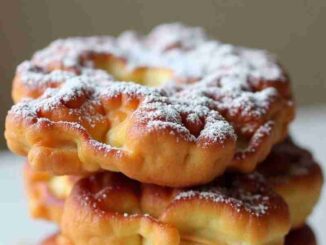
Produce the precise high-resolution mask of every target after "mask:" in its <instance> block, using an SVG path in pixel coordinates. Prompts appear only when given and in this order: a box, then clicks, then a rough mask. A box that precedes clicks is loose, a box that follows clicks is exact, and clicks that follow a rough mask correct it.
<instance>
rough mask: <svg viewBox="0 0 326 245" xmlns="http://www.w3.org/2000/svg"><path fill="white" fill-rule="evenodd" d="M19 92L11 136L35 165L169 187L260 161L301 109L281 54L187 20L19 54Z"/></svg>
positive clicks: (15, 96) (17, 149)
mask: <svg viewBox="0 0 326 245" xmlns="http://www.w3.org/2000/svg"><path fill="white" fill-rule="evenodd" d="M12 94H13V99H14V101H15V102H16V103H17V104H16V105H14V106H13V107H12V108H11V110H10V111H9V113H8V116H7V119H6V131H5V136H6V139H7V142H8V146H9V148H10V149H11V150H12V151H14V152H15V153H17V154H20V155H28V158H29V162H30V163H31V165H32V166H33V167H34V168H35V169H37V170H43V171H49V172H51V173H52V174H59V175H61V174H73V175H81V174H85V173H87V172H95V171H99V170H110V171H118V172H122V173H124V174H125V175H127V176H129V177H130V178H133V179H136V180H138V181H141V182H144V183H154V184H158V185H164V186H171V187H181V186H192V185H197V184H204V183H207V182H209V181H211V180H212V179H214V178H215V177H216V176H219V175H221V174H223V172H224V171H225V170H237V171H240V172H249V171H252V170H253V169H254V168H255V167H256V165H257V163H259V162H260V161H262V160H264V158H265V157H266V156H267V155H268V153H269V152H270V150H271V147H272V146H273V145H274V144H276V143H277V142H279V141H281V140H282V139H283V138H284V137H285V136H286V135H287V129H288V125H289V123H290V122H291V121H292V119H293V117H294V105H293V100H292V96H291V91H290V84H289V80H288V76H287V75H286V74H285V72H284V70H283V69H282V68H281V66H280V65H279V64H278V63H277V61H276V59H275V58H274V56H272V55H271V54H269V53H267V52H266V51H263V50H256V49H248V48H243V47H238V46H233V45H230V44H225V43H222V42H220V41H215V40H212V39H210V38H209V37H207V35H206V34H205V33H204V31H203V30H202V29H201V28H193V27H187V26H184V25H181V24H164V25H160V26H158V27H156V28H154V29H153V30H152V31H151V32H150V33H149V34H148V35H146V36H143V35H140V34H138V33H136V32H133V31H127V32H124V33H122V34H121V35H120V36H118V37H117V38H115V37H111V36H104V37H76V38H67V39H62V40H57V41H54V42H53V43H51V44H50V45H49V46H48V47H47V48H45V49H43V50H41V51H38V52H37V53H36V54H35V55H34V56H33V58H32V59H31V60H30V61H25V62H23V63H22V64H21V65H19V66H18V68H17V72H16V76H15V79H14V84H13V92H12Z"/></svg>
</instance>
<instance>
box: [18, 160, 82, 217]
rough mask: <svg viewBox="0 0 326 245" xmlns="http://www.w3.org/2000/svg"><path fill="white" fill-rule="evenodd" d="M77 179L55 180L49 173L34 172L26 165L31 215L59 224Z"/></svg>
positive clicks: (25, 174)
mask: <svg viewBox="0 0 326 245" xmlns="http://www.w3.org/2000/svg"><path fill="white" fill-rule="evenodd" d="M77 179H78V177H74V176H69V177H68V176H63V177H55V178H53V176H51V175H49V174H48V173H45V172H37V171H33V170H32V169H31V168H30V166H29V165H28V164H25V166H24V180H25V186H26V191H27V196H28V207H29V213H30V215H31V216H32V217H33V218H36V219H46V220H51V221H54V222H55V223H59V222H60V219H61V216H62V210H63V206H64V201H65V199H66V197H67V196H68V194H69V193H70V190H71V188H72V186H73V184H74V183H75V182H76V181H77ZM54 181H55V182H54Z"/></svg>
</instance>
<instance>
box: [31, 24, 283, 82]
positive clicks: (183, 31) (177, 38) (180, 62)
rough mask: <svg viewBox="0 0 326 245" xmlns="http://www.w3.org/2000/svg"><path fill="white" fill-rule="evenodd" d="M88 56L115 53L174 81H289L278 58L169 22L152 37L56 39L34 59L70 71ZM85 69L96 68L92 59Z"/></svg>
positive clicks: (125, 35) (131, 65)
mask: <svg viewBox="0 0 326 245" xmlns="http://www.w3.org/2000/svg"><path fill="white" fill-rule="evenodd" d="M89 53H95V54H96V53H104V54H111V55H114V56H116V57H121V58H124V59H125V60H127V65H128V67H129V68H130V69H131V70H132V69H134V68H137V67H164V68H169V69H171V70H172V71H173V72H174V73H175V78H187V79H188V78H195V79H200V78H204V77H206V76H207V75H209V74H212V73H216V72H220V74H221V75H230V74H233V75H237V77H238V78H239V79H245V80H244V82H247V81H248V80H251V81H252V82H254V81H260V80H272V81H275V80H280V81H281V80H285V77H284V74H283V71H282V69H281V67H280V66H279V65H278V64H277V62H276V59H275V58H274V57H273V56H272V55H271V54H269V53H267V52H266V51H262V50H254V49H248V48H243V47H237V46H232V45H230V44H225V43H222V42H220V41H214V40H211V39H209V38H208V37H207V35H206V33H205V32H204V31H203V30H202V29H201V28H198V27H195V28H194V27H187V26H184V25H182V24H179V23H176V24H165V25H160V26H158V27H156V28H155V29H153V31H152V32H151V33H149V35H148V36H142V35H140V34H137V33H135V32H133V31H127V32H124V33H122V34H121V35H120V36H119V37H118V38H113V37H110V36H103V37H86V38H82V37H76V38H68V39H61V40H57V41H54V42H53V43H51V45H50V46H49V47H47V48H45V49H43V50H41V51H39V52H37V53H36V54H35V55H34V57H33V62H35V63H36V64H40V65H46V66H47V65H50V64H53V63H59V64H62V65H64V66H65V67H81V66H82V65H85V62H84V63H83V62H81V57H83V55H85V54H89ZM86 66H88V67H92V66H94V64H92V62H91V61H88V62H87V63H86Z"/></svg>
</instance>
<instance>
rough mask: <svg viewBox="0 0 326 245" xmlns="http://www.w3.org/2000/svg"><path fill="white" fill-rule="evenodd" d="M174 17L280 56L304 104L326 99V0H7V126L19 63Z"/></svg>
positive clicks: (3, 102) (1, 85)
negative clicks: (65, 43)
mask: <svg viewBox="0 0 326 245" xmlns="http://www.w3.org/2000/svg"><path fill="white" fill-rule="evenodd" d="M174 21H181V22H184V23H186V24H190V25H196V26H202V27H204V28H206V29H207V31H208V32H209V33H210V34H211V35H212V36H213V37H216V38H219V39H221V40H223V41H225V42H231V43H235V44H239V45H244V46H251V47H257V48H265V49H268V50H270V51H272V52H274V53H276V54H277V55H278V56H279V58H280V60H281V62H282V63H283V64H284V66H285V67H286V69H287V70H288V71H289V73H290V75H291V77H292V81H293V88H294V90H295V95H296V99H297V103H298V104H299V105H300V106H305V105H312V104H322V103H326V95H325V92H326V67H325V64H326V62H325V57H326V48H325V43H326V31H325V24H326V1H325V0H313V1H311V0H293V1H291V0H288V1H282V0H273V1H267V0H265V1H264V0H251V1H245V0H214V1H213V0H203V1H199V0H178V1H175V0H164V1H162V0H119V1H107V0H106V1H105V0H97V1H90V0H56V1H53V0H52V1H51V0H43V1H30V0H11V1H9V0H7V1H6V0H0V76H1V77H0V79H1V81H0V131H1V132H3V125H4V118H5V115H6V112H7V110H8V109H9V108H10V106H11V104H12V102H11V98H10V90H11V80H12V78H13V75H14V71H15V67H16V66H17V64H19V63H20V62H21V61H23V60H24V59H29V58H30V57H31V55H32V54H33V53H34V52H35V51H36V50H38V49H40V48H43V47H44V46H46V45H47V44H48V43H49V42H50V41H52V40H53V39H56V38H60V37H67V36H75V35H99V34H112V35H116V34H118V33H120V32H122V31H123V30H126V29H136V30H139V31H142V32H147V31H149V30H150V29H151V28H152V27H153V26H155V25H157V24H159V23H162V22H174ZM5 147H6V146H5V143H4V139H3V136H1V137H0V149H1V148H5Z"/></svg>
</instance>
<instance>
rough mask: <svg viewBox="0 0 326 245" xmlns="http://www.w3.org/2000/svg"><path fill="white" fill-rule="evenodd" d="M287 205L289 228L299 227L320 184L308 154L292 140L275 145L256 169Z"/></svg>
mask: <svg viewBox="0 0 326 245" xmlns="http://www.w3.org/2000/svg"><path fill="white" fill-rule="evenodd" d="M257 171H258V172H260V173H261V174H262V175H263V176H264V177H265V178H266V179H267V180H268V182H269V183H270V184H271V185H272V187H273V189H274V190H275V191H276V192H277V193H278V194H279V195H281V196H282V197H283V198H284V200H285V201H286V203H287V204H288V205H289V209H290V213H291V223H292V227H300V226H302V225H303V224H304V223H305V221H306V219H307V217H308V216H309V214H310V213H311V212H312V210H313V208H314V206H315V205H316V203H317V201H318V199H319V197H320V194H321V189H322V185H323V175H322V171H321V168H320V166H319V165H318V164H317V163H316V162H315V160H314V159H313V157H312V155H311V153H310V152H309V151H307V150H305V149H303V148H301V147H299V146H297V145H295V144H294V143H293V142H292V140H291V139H287V140H286V141H285V142H284V143H282V144H279V145H277V146H275V147H274V148H273V150H272V152H271V154H270V155H269V156H268V157H267V159H266V160H265V161H264V162H263V163H262V164H261V165H259V166H258V169H257Z"/></svg>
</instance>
